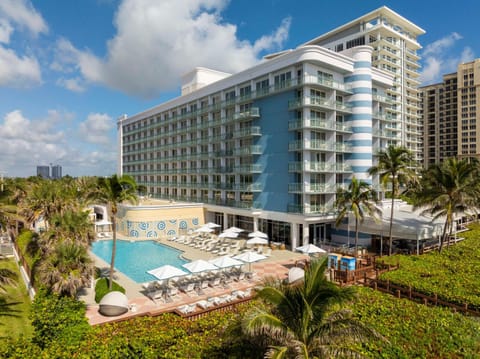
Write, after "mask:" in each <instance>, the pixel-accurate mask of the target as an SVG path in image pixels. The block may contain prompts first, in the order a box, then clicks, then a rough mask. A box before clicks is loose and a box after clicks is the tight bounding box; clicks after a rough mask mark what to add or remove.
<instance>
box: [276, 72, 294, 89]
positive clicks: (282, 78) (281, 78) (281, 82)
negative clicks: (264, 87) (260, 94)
mask: <svg viewBox="0 0 480 359" xmlns="http://www.w3.org/2000/svg"><path fill="white" fill-rule="evenodd" d="M291 79H292V73H291V72H290V71H289V72H285V73H283V74H279V75H275V77H274V83H275V90H279V89H282V88H286V87H289V86H290V82H291V81H290V80H291Z"/></svg>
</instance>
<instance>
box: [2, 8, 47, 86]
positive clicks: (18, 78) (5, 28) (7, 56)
mask: <svg viewBox="0 0 480 359" xmlns="http://www.w3.org/2000/svg"><path fill="white" fill-rule="evenodd" d="M18 29H21V30H23V29H26V30H28V31H29V32H30V33H31V34H32V35H33V36H37V35H38V34H40V33H46V32H47V31H48V26H47V24H46V23H45V21H44V20H43V18H42V16H41V15H40V14H39V13H38V12H37V11H36V10H35V9H34V8H33V6H32V5H31V3H30V2H29V1H27V0H1V1H0V43H1V44H4V46H0V86H11V87H30V86H33V85H38V84H40V83H41V71H40V66H39V64H38V61H37V59H36V58H35V57H33V56H32V55H29V56H27V55H25V56H22V55H20V54H18V52H16V50H13V49H11V48H8V47H7V46H6V45H8V44H9V43H10V37H11V35H12V34H13V32H14V31H16V30H18Z"/></svg>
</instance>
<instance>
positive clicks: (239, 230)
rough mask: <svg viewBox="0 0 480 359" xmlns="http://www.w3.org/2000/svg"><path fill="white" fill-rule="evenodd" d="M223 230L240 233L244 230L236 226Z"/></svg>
mask: <svg viewBox="0 0 480 359" xmlns="http://www.w3.org/2000/svg"><path fill="white" fill-rule="evenodd" d="M224 232H236V233H242V232H245V231H244V230H243V229H241V228H238V227H235V226H233V227H230V228H227V229H226V230H225V231H224Z"/></svg>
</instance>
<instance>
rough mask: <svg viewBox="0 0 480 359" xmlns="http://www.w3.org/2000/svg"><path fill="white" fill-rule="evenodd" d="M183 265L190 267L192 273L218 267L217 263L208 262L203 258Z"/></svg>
mask: <svg viewBox="0 0 480 359" xmlns="http://www.w3.org/2000/svg"><path fill="white" fill-rule="evenodd" d="M182 267H184V268H186V269H188V270H189V271H190V272H192V273H200V272H205V271H209V270H215V269H218V267H217V266H216V265H214V264H212V263H210V262H207V261H206V260H203V259H197V260H195V261H193V262H190V263H185V264H183V265H182Z"/></svg>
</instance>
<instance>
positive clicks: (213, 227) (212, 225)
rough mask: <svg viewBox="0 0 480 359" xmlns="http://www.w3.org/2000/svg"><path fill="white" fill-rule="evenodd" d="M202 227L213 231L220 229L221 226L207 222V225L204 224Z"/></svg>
mask: <svg viewBox="0 0 480 359" xmlns="http://www.w3.org/2000/svg"><path fill="white" fill-rule="evenodd" d="M202 227H208V228H212V229H215V228H220V227H221V225H219V224H216V223H213V222H208V223H205V224H204V225H203V226H202Z"/></svg>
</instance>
